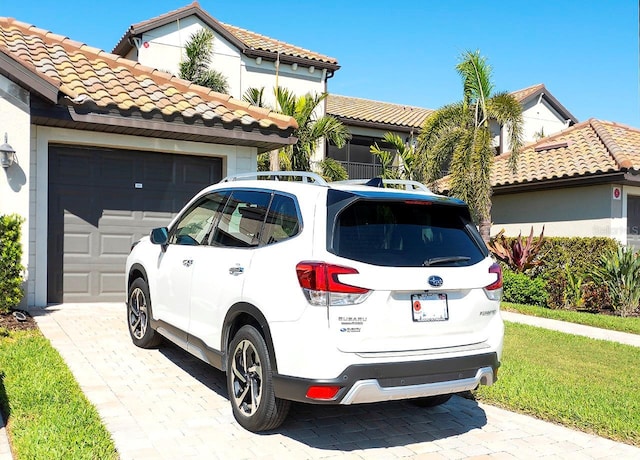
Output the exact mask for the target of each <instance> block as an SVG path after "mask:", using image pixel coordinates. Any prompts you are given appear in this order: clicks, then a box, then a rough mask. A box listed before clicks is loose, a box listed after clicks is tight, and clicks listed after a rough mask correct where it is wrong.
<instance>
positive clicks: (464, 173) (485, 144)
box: [418, 51, 523, 241]
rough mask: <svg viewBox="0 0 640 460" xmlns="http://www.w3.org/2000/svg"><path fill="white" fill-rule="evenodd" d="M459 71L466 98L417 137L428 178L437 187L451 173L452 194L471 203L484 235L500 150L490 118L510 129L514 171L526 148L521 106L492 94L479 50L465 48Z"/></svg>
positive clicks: (487, 232)
mask: <svg viewBox="0 0 640 460" xmlns="http://www.w3.org/2000/svg"><path fill="white" fill-rule="evenodd" d="M456 69H457V71H458V73H459V74H460V76H461V77H462V84H463V99H462V101H461V102H458V103H455V104H450V105H446V106H444V107H442V108H440V109H438V110H436V111H435V112H434V113H432V114H431V115H430V116H429V117H428V118H427V119H426V120H425V123H424V125H423V127H422V131H421V134H420V136H419V138H418V151H419V157H420V161H421V163H422V167H423V168H422V169H423V174H424V179H425V180H426V181H427V182H428V183H429V185H430V187H431V188H432V189H434V190H437V189H438V184H437V183H436V181H437V180H438V179H441V178H442V177H443V176H444V175H445V174H446V173H448V175H449V177H448V179H449V182H448V189H449V190H450V193H451V194H452V195H453V196H455V197H457V198H460V199H461V200H463V201H466V202H467V203H468V204H469V208H470V210H471V213H472V216H473V218H474V220H475V222H476V223H477V224H478V225H479V227H480V234H481V235H482V238H483V239H484V240H485V241H488V240H489V236H490V230H491V169H492V166H493V159H494V156H495V154H496V151H495V149H494V147H492V145H491V144H492V137H493V136H492V134H491V129H490V122H491V121H492V120H494V121H495V122H497V123H498V124H499V125H500V126H506V127H507V133H508V136H509V141H510V142H509V143H510V145H511V155H510V157H509V165H510V166H511V168H512V170H514V171H515V168H516V162H517V159H518V154H519V153H520V149H521V147H522V126H523V121H522V106H521V105H520V103H519V102H518V101H517V100H516V99H515V98H514V97H513V96H512V95H511V94H509V93H506V92H500V93H496V94H492V91H493V84H492V82H491V67H490V66H489V65H488V64H487V62H486V59H485V58H484V57H482V56H480V52H479V51H476V52H470V51H467V52H465V53H464V54H463V55H462V57H461V60H460V62H459V63H458V65H457V66H456Z"/></svg>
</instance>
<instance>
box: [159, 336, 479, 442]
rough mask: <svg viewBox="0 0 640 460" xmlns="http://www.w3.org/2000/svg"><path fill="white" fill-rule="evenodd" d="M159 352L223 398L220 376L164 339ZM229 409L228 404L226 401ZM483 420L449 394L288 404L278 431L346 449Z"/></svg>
mask: <svg viewBox="0 0 640 460" xmlns="http://www.w3.org/2000/svg"><path fill="white" fill-rule="evenodd" d="M159 351H160V352H161V353H162V354H163V355H164V356H166V357H167V358H168V359H169V360H171V361H172V362H173V363H174V364H176V365H177V366H179V367H180V368H181V369H182V370H183V371H185V372H186V373H188V374H189V375H191V376H193V377H194V378H195V379H197V380H198V381H199V382H201V383H202V384H203V385H205V386H206V387H207V388H208V389H210V390H211V391H212V393H214V394H212V395H211V397H216V395H217V396H219V397H222V398H225V399H226V400H228V394H227V388H226V380H225V374H224V373H223V372H221V371H219V370H217V369H215V368H213V367H211V366H209V365H208V364H206V363H204V362H202V361H200V360H199V359H197V358H196V357H194V356H192V355H190V354H189V353H188V352H186V351H184V350H182V349H181V348H179V347H178V346H176V345H173V344H171V343H169V342H168V341H164V343H163V344H162V345H161V347H160V348H159ZM229 413H231V405H229ZM486 424H487V417H486V414H485V412H484V410H483V409H482V408H481V407H479V406H478V404H477V403H476V402H475V401H474V400H471V399H466V398H462V397H458V396H455V397H453V398H452V399H451V400H450V401H449V402H447V403H446V404H443V405H441V406H438V407H433V408H421V407H418V406H415V405H413V404H412V403H411V402H409V401H390V402H383V403H375V404H358V405H352V406H333V405H316V404H303V403H293V404H292V406H291V410H290V412H289V416H288V417H287V419H286V420H285V422H284V423H283V424H282V425H281V426H280V427H279V428H277V429H275V430H273V431H270V432H266V433H263V434H260V435H265V436H268V435H274V434H280V435H282V436H285V437H288V438H290V439H293V440H296V441H298V442H300V443H303V444H305V445H307V446H309V447H313V448H318V449H322V450H339V451H351V450H359V449H374V448H387V447H397V446H406V445H411V444H416V443H422V442H431V441H437V440H440V439H446V438H449V437H453V436H457V435H461V434H463V433H467V432H469V431H471V430H474V429H480V428H482V427H484V426H485V425H486Z"/></svg>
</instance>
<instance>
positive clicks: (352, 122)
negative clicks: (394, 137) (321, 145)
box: [327, 112, 421, 133]
mask: <svg viewBox="0 0 640 460" xmlns="http://www.w3.org/2000/svg"><path fill="white" fill-rule="evenodd" d="M327 114H328V115H332V116H334V117H335V118H337V119H338V120H339V121H341V122H342V123H343V124H345V125H347V126H358V127H361V128H371V129H383V130H391V131H400V132H403V133H410V132H412V131H413V132H414V133H415V132H417V131H419V130H420V129H421V126H413V125H397V124H393V123H382V122H378V121H366V120H357V119H355V118H349V117H343V116H340V115H335V114H332V113H328V112H327Z"/></svg>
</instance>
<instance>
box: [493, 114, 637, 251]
mask: <svg viewBox="0 0 640 460" xmlns="http://www.w3.org/2000/svg"><path fill="white" fill-rule="evenodd" d="M508 158H509V154H508V153H507V154H504V155H501V156H499V157H497V158H496V162H495V164H494V169H493V175H492V185H493V199H492V202H493V207H492V211H491V215H492V219H493V227H492V234H496V233H497V232H498V231H500V229H502V228H504V229H505V230H506V234H508V235H511V236H515V235H517V234H518V233H520V232H522V233H523V234H528V233H529V231H530V230H531V226H533V227H534V232H535V233H536V234H539V233H540V231H541V230H542V227H543V226H544V233H545V235H547V236H606V237H611V238H615V239H617V240H618V241H620V242H621V243H622V244H627V245H630V246H634V247H636V248H640V130H639V129H636V128H631V127H629V126H624V125H620V124H617V123H612V122H608V121H600V120H596V119H590V120H587V121H585V122H582V123H579V124H576V125H574V126H572V127H570V128H568V129H566V130H564V131H562V132H559V133H557V134H554V135H552V136H549V137H546V138H544V139H542V140H540V141H538V142H536V143H533V144H530V145H527V146H526V147H525V148H524V150H523V151H522V153H521V156H520V158H519V160H518V168H517V172H516V173H515V174H514V173H513V172H512V171H511V170H510V168H509V167H508V164H507V163H508Z"/></svg>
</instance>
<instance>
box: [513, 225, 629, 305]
mask: <svg viewBox="0 0 640 460" xmlns="http://www.w3.org/2000/svg"><path fill="white" fill-rule="evenodd" d="M515 240H516V238H506V242H505V244H508V245H510V244H511V243H512V242H513V241H515ZM534 241H535V239H534ZM617 247H618V242H617V241H616V240H614V239H612V238H605V237H593V238H582V237H571V238H569V237H545V238H544V241H543V242H542V246H541V248H540V251H539V253H538V256H537V257H538V259H539V260H541V261H542V262H543V263H542V264H537V265H534V266H533V267H531V268H529V269H528V270H526V273H527V274H528V275H530V276H531V277H532V278H536V277H542V278H543V279H544V280H545V281H546V283H547V290H548V301H547V302H548V304H547V306H548V307H550V308H554V309H557V308H566V305H565V296H566V294H567V273H566V271H565V267H566V266H568V267H569V270H570V272H571V276H573V277H574V280H576V279H580V278H581V279H582V287H583V296H584V305H583V307H582V308H584V309H588V310H592V311H600V310H603V309H608V308H611V307H610V306H611V302H610V300H608V299H609V296H608V293H607V288H606V286H604V285H601V284H600V285H599V284H595V283H592V282H591V281H592V273H593V272H594V270H596V268H597V267H598V266H599V264H600V257H601V256H602V254H604V253H606V252H607V251H610V250H613V249H616V248H617ZM598 302H602V304H600V305H599V304H598Z"/></svg>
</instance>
